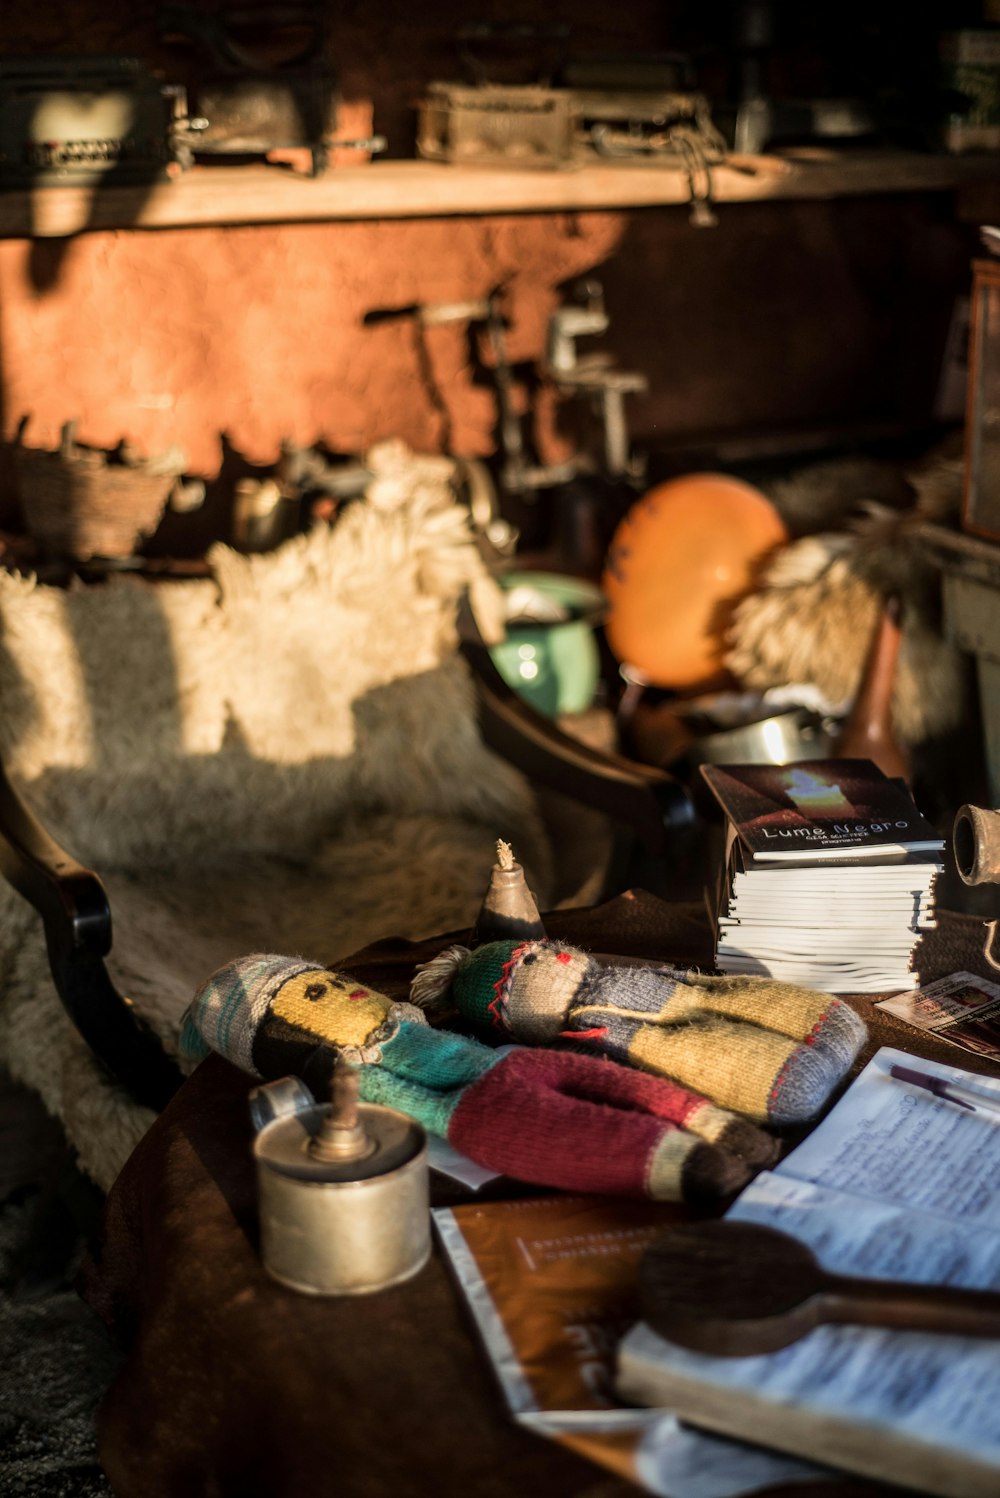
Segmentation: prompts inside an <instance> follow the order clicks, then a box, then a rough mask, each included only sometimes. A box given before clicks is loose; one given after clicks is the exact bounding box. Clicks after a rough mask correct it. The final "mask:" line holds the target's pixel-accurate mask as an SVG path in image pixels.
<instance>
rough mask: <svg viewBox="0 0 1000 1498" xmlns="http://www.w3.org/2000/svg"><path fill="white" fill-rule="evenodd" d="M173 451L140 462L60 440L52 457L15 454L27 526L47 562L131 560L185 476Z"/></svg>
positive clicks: (24, 450)
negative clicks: (50, 559)
mask: <svg viewBox="0 0 1000 1498" xmlns="http://www.w3.org/2000/svg"><path fill="white" fill-rule="evenodd" d="M183 468H184V459H183V456H182V455H181V454H180V453H179V452H177V451H176V450H174V451H172V452H170V453H167V454H164V455H163V456H162V457H160V458H152V459H144V458H138V457H136V456H135V455H133V454H131V453H127V452H125V451H123V450H122V449H119V451H118V452H117V453H110V454H109V453H105V452H102V451H100V450H99V449H96V448H88V447H80V446H77V445H76V444H75V443H74V442H73V441H72V436H71V434H70V435H69V436H68V437H67V433H66V431H64V434H63V442H62V445H61V446H60V448H59V450H58V451H55V452H53V451H51V450H49V449H43V448H31V447H23V446H21V445H20V444H18V445H17V446H16V447H15V448H14V471H15V474H16V477H17V488H18V497H19V500H20V504H21V513H22V516H23V518H24V524H25V528H26V529H27V531H28V534H29V535H30V536H31V537H32V539H33V540H34V541H35V542H36V543H37V545H38V546H39V547H40V548H41V549H42V550H43V551H44V552H45V553H47V554H48V555H49V556H54V557H71V558H73V559H74V560H78V561H86V560H87V559H88V558H90V557H130V556H132V555H133V553H134V552H135V549H136V547H137V546H139V545H140V544H141V542H142V541H143V540H144V539H145V538H146V537H147V536H150V535H152V533H153V531H155V530H156V527H157V526H158V524H159V522H160V517H161V516H162V514H163V511H164V509H165V508H166V504H167V500H168V498H169V496H170V490H171V488H172V487H173V485H174V482H175V480H176V478H177V476H178V475H179V474H180V473H181V472H182V471H183Z"/></svg>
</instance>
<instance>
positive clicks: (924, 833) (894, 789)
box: [701, 759, 944, 864]
mask: <svg viewBox="0 0 1000 1498" xmlns="http://www.w3.org/2000/svg"><path fill="white" fill-rule="evenodd" d="M701 773H702V776H703V777H704V780H705V782H706V784H707V785H708V788H709V790H710V791H711V792H712V794H713V795H714V796H715V798H716V800H717V801H718V803H719V805H720V806H721V807H722V810H723V811H724V812H725V814H726V817H727V818H728V819H729V821H730V823H731V824H732V825H733V827H735V829H736V832H737V834H738V837H739V842H740V845H741V847H742V849H743V852H744V854H745V856H746V857H747V859H748V860H751V861H752V862H753V863H755V864H756V863H758V862H764V863H768V862H789V863H811V862H825V861H827V860H837V859H842V858H847V859H851V858H863V859H866V860H871V859H879V858H882V859H885V860H887V861H888V860H891V859H894V858H905V857H907V856H909V855H912V854H915V853H936V852H940V851H941V849H943V847H944V839H943V838H941V837H940V836H938V834H937V833H936V832H935V830H934V828H933V827H932V826H931V825H930V823H929V822H928V821H927V820H926V818H925V817H923V816H922V815H921V813H920V812H919V810H918V809H917V807H916V805H915V803H914V802H913V800H912V798H911V797H910V795H909V794H908V792H907V791H906V789H905V788H904V787H903V786H902V785H901V784H900V783H899V782H897V781H895V780H890V779H889V777H888V776H887V775H884V774H883V773H882V771H881V770H879V768H878V767H877V766H876V765H875V764H873V763H872V762H871V760H866V759H827V760H806V761H801V762H799V763H797V764H790V765H768V764H752V765H702V766H701Z"/></svg>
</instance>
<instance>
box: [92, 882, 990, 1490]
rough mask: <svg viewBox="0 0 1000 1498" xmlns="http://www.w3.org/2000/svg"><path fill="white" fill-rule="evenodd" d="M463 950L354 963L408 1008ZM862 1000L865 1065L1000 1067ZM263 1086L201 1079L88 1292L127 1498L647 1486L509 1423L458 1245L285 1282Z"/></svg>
mask: <svg viewBox="0 0 1000 1498" xmlns="http://www.w3.org/2000/svg"><path fill="white" fill-rule="evenodd" d="M546 924H547V927H548V929H549V932H550V934H551V935H553V936H558V937H560V938H562V939H563V940H567V941H571V942H576V943H578V944H580V945H582V946H585V947H588V948H590V949H591V950H594V951H602V952H617V953H621V954H622V955H657V956H661V957H664V958H667V959H669V960H673V961H678V962H701V963H705V964H707V963H708V962H709V960H710V958H709V949H708V935H707V930H706V927H705V924H704V921H703V919H702V916H701V912H700V910H699V909H698V907H695V906H680V905H667V904H665V903H663V902H661V901H658V900H655V899H654V898H653V897H652V896H649V895H645V894H642V893H632V894H628V895H625V896H621V897H619V898H618V899H617V900H614V901H612V902H610V903H609V904H607V905H605V906H602V907H599V908H597V909H595V910H591V911H577V912H562V913H559V914H558V915H552V916H550V917H547V919H546ZM981 932H982V923H981V922H979V921H977V920H975V919H973V918H971V917H956V918H954V919H953V920H950V921H947V922H945V923H944V924H943V928H942V931H941V932H939V933H938V934H937V936H936V938H935V947H934V948H933V949H931V950H929V951H928V957H927V962H926V964H925V968H924V970H925V971H926V972H927V975H928V976H940V975H942V974H944V973H946V972H950V971H953V970H955V968H956V967H958V966H969V965H972V966H973V970H975V966H976V965H977V963H976V954H977V952H978V948H979V945H980V942H981ZM444 941H445V938H438V939H436V940H435V941H432V942H427V943H424V944H422V945H413V944H411V943H408V942H400V941H393V942H385V943H380V944H378V945H377V946H375V947H372V948H369V949H367V951H366V952H364V953H361V954H359V955H358V956H357V958H356V959H352V960H351V961H350V962H349V963H344V964H343V966H344V967H346V968H348V969H349V970H350V971H351V972H353V973H354V974H355V976H357V977H358V978H360V979H362V980H363V981H365V982H367V983H370V984H372V985H375V986H378V987H380V988H381V989H382V990H383V991H384V992H387V993H390V994H392V995H393V996H394V997H403V996H404V995H405V993H406V991H407V988H408V984H409V979H410V977H411V975H412V972H413V968H414V966H415V964H416V963H417V962H419V961H423V960H425V959H426V958H427V957H428V956H430V955H432V954H433V953H434V952H436V951H438V950H440V947H441V946H442V945H443V944H444ZM857 1007H858V1008H859V1010H861V1012H863V1013H864V1015H865V1017H866V1018H867V1019H868V1020H869V1023H870V1026H871V1041H870V1045H869V1047H868V1048H867V1050H866V1052H865V1055H864V1056H863V1057H862V1058H860V1061H859V1066H860V1065H861V1064H863V1062H864V1061H865V1060H866V1059H867V1058H868V1056H869V1055H871V1053H872V1052H873V1051H874V1050H875V1049H877V1047H878V1046H879V1045H883V1044H895V1045H900V1046H903V1047H906V1048H908V1049H912V1050H914V1051H916V1052H919V1053H921V1054H925V1055H929V1056H933V1055H938V1056H940V1057H942V1058H947V1059H948V1060H950V1061H952V1062H955V1061H956V1060H959V1061H960V1062H961V1063H962V1064H967V1065H968V1066H969V1068H970V1069H972V1070H976V1069H978V1070H982V1071H985V1072H990V1071H995V1068H993V1067H991V1066H990V1064H989V1063H988V1062H985V1061H981V1060H979V1059H978V1058H976V1057H973V1056H968V1055H965V1054H964V1053H961V1052H958V1051H956V1050H955V1049H954V1048H953V1047H947V1046H944V1045H942V1044H941V1043H935V1042H933V1041H925V1040H924V1038H923V1037H921V1036H919V1035H918V1034H917V1032H915V1031H913V1030H911V1029H909V1028H907V1027H905V1026H903V1025H902V1024H901V1023H900V1022H898V1021H893V1020H890V1019H886V1018H884V1017H882V1016H880V1015H879V1016H875V1015H874V1012H873V1010H872V1007H871V1001H869V1000H858V1001H857ZM250 1085H252V1084H251V1083H250V1081H249V1079H248V1078H247V1077H246V1076H244V1075H243V1074H241V1073H239V1072H237V1071H236V1070H235V1069H234V1068H233V1067H231V1066H230V1065H228V1064H227V1063H226V1062H224V1061H222V1060H221V1059H219V1058H217V1057H212V1058H210V1059H209V1060H208V1061H206V1062H204V1063H203V1065H202V1066H200V1067H199V1068H198V1070H197V1071H196V1072H195V1073H194V1075H193V1076H192V1077H191V1078H190V1079H189V1080H188V1081H187V1083H186V1084H185V1085H184V1087H183V1088H182V1089H181V1091H180V1092H179V1093H178V1095H177V1096H176V1098H175V1099H174V1100H173V1102H172V1103H171V1104H170V1105H169V1107H168V1108H167V1109H166V1111H165V1112H164V1113H163V1114H162V1115H161V1117H160V1118H159V1120H158V1121H157V1123H156V1124H155V1125H154V1127H153V1128H152V1129H151V1130H150V1132H149V1134H148V1135H147V1136H146V1138H145V1139H144V1140H143V1141H142V1143H141V1144H140V1145H139V1147H138V1149H137V1150H136V1151H135V1153H134V1154H133V1156H132V1158H131V1159H130V1161H129V1162H128V1164H127V1165H126V1167H125V1169H124V1171H123V1172H122V1174H121V1176H120V1177H119V1179H118V1181H117V1183H116V1184H115V1186H114V1187H113V1189H112V1191H111V1193H110V1196H109V1199H108V1202H107V1209H106V1219H105V1229H104V1239H103V1245H102V1248H101V1251H100V1256H99V1258H98V1259H95V1260H94V1261H92V1262H90V1263H89V1264H88V1265H87V1266H86V1267H85V1271H84V1293H85V1296H86V1298H87V1300H88V1301H89V1302H90V1304H91V1305H93V1306H94V1308H95V1309H96V1310H98V1312H99V1313H100V1314H101V1315H102V1316H103V1317H104V1318H105V1319H106V1320H107V1321H108V1323H109V1324H110V1325H111V1327H112V1328H113V1330H114V1332H115V1333H116V1335H117V1336H118V1337H120V1338H121V1339H122V1340H123V1342H124V1343H125V1345H126V1347H127V1358H126V1361H125V1363H124V1366H123V1368H122V1371H121V1373H120V1375H119V1377H118V1378H117V1380H116V1382H115V1384H114V1385H113V1386H112V1388H111V1390H110V1392H109V1393H108V1395H107V1398H106V1399H105V1401H104V1404H103V1407H102V1409H101V1412H100V1416H99V1434H100V1456H101V1461H102V1463H103V1465H104V1467H105V1470H106V1471H107V1474H108V1476H109V1478H110V1480H111V1483H112V1485H113V1487H114V1490H115V1493H116V1494H117V1495H118V1498H199V1495H204V1498H256V1495H258V1494H260V1495H262V1498H263V1495H265V1494H266V1495H268V1498H309V1495H310V1494H315V1495H317V1498H329V1495H336V1498H408V1495H411V1494H412V1495H414V1498H417V1495H419V1498H524V1495H533V1494H536V1493H537V1494H539V1495H541V1494H544V1495H545V1498H564V1495H570V1494H573V1495H575V1498H628V1495H630V1494H631V1495H635V1494H638V1493H639V1492H640V1491H641V1490H640V1489H638V1488H636V1487H634V1486H633V1485H632V1484H631V1483H629V1482H627V1481H624V1480H621V1479H618V1478H616V1477H614V1476H612V1475H611V1474H609V1473H608V1472H606V1471H604V1470H603V1469H602V1468H600V1467H598V1466H595V1465H591V1464H590V1463H589V1462H587V1461H585V1460H584V1459H583V1458H581V1457H578V1456H576V1455H574V1454H573V1453H572V1452H570V1451H568V1450H567V1449H565V1448H563V1447H561V1446H557V1445H554V1444H552V1443H550V1442H548V1441H545V1440H543V1439H541V1438H539V1437H537V1436H535V1435H533V1434H531V1433H529V1432H527V1431H525V1430H524V1429H522V1428H521V1427H519V1426H517V1425H515V1424H514V1423H513V1421H511V1420H510V1419H509V1418H508V1417H507V1414H506V1411H505V1407H504V1404H503V1401H502V1399H501V1396H500V1393H499V1390H498V1388H497V1386H496V1384H495V1383H494V1381H493V1377H492V1373H491V1370H490V1366H489V1363H488V1361H487V1358H486V1355H485V1353H484V1352H483V1351H482V1350H481V1348H480V1345H479V1343H478V1340H477V1337H476V1334H475V1332H474V1329H473V1327H472V1325H471V1323H470V1322H469V1320H468V1319H467V1315H466V1311H465V1308H464V1304H463V1302H462V1299H461V1295H460V1293H459V1292H458V1290H457V1289H456V1288H455V1287H454V1285H453V1283H452V1281H451V1280H450V1278H449V1275H448V1272H447V1270H446V1268H445V1265H444V1263H443V1261H442V1260H441V1258H440V1256H439V1254H438V1252H437V1251H435V1254H434V1255H433V1256H432V1259H431V1261H430V1263H429V1264H428V1265H427V1266H426V1267H425V1268H424V1269H423V1270H422V1271H421V1273H420V1274H419V1275H417V1276H416V1278H414V1279H413V1280H411V1281H409V1282H408V1283H407V1284H405V1285H402V1286H399V1287H398V1288H396V1289H393V1290H389V1291H384V1292H381V1293H380V1294H377V1295H372V1296H365V1297H359V1298H351V1299H323V1300H316V1299H312V1298H310V1297H305V1296H301V1295H297V1294H295V1293H293V1292H291V1291H288V1290H285V1289H283V1288H282V1287H280V1286H279V1285H277V1284H276V1283H274V1282H273V1281H271V1280H270V1279H269V1278H268V1277H267V1276H266V1275H265V1273H264V1271H263V1269H262V1268H261V1264H260V1260H259V1258H258V1254H257V1246H256V1220H257V1219H256V1199H255V1181H254V1171H253V1166H252V1162H251V1156H250V1142H251V1135H250V1125H249V1120H248V1116H247V1108H246V1095H247V1091H248V1088H249V1086H250ZM434 1181H435V1186H434V1197H435V1200H436V1202H437V1203H438V1204H443V1203H445V1202H449V1201H455V1200H458V1199H460V1195H461V1193H460V1191H459V1188H457V1187H454V1186H451V1185H449V1184H447V1183H445V1182H443V1181H442V1180H441V1179H440V1178H438V1177H435V1178H434ZM487 1189H488V1190H489V1189H491V1188H487ZM494 1189H495V1188H494ZM501 1189H506V1190H507V1192H508V1193H509V1192H510V1191H511V1189H515V1190H516V1188H512V1187H511V1183H509V1182H508V1183H505V1185H504V1187H503V1188H501ZM781 1491H782V1494H783V1495H784V1498H792V1495H793V1493H795V1492H796V1491H797V1490H796V1489H794V1488H792V1487H785V1488H783V1489H782V1490H781ZM891 1491H892V1492H894V1493H895V1494H896V1495H897V1498H898V1494H899V1491H900V1490H899V1489H893V1490H891ZM889 1493H890V1490H889V1489H887V1488H885V1489H883V1488H880V1487H878V1486H877V1485H875V1484H871V1483H865V1482H862V1481H861V1480H853V1479H846V1478H845V1479H842V1480H840V1479H838V1480H837V1481H835V1482H830V1483H821V1484H818V1485H817V1484H815V1483H813V1484H809V1485H808V1486H807V1487H802V1488H801V1494H802V1498H805V1495H806V1494H808V1495H809V1498H832V1495H833V1494H837V1495H843V1498H848V1495H850V1498H861V1495H863V1494H884V1495H886V1498H888V1495H889Z"/></svg>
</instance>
